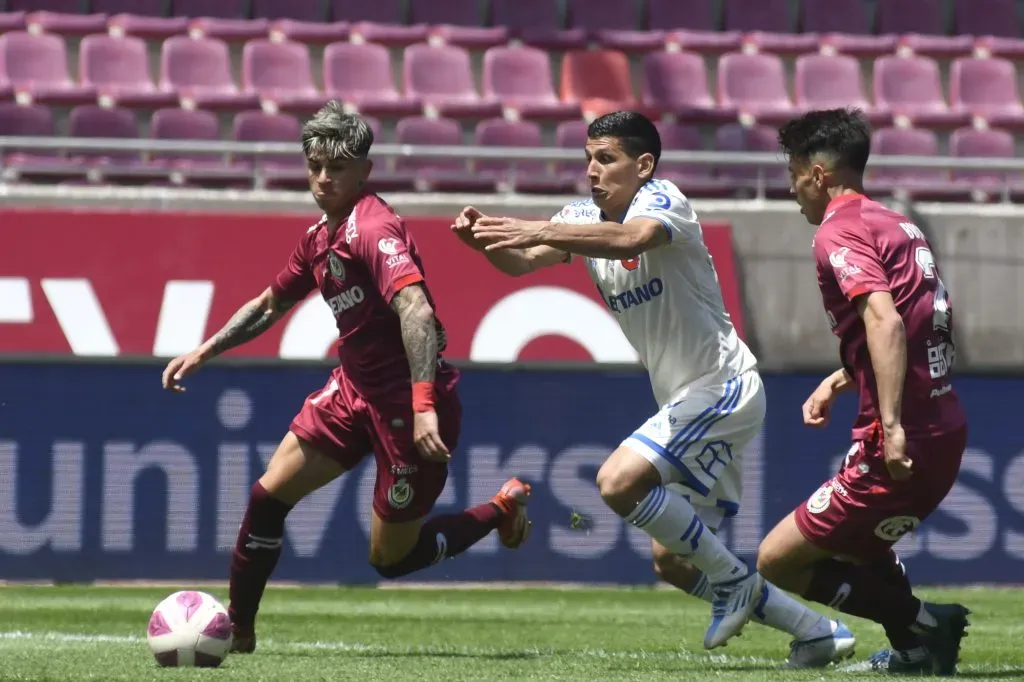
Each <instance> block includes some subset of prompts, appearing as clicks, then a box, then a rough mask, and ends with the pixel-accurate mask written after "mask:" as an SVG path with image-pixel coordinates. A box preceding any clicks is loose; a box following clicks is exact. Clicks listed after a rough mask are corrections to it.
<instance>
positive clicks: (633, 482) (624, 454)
mask: <svg viewBox="0 0 1024 682" xmlns="http://www.w3.org/2000/svg"><path fill="white" fill-rule="evenodd" d="M660 484H661V476H660V474H659V473H658V470H657V469H655V468H654V466H652V465H651V463H650V462H648V461H647V460H646V459H644V458H643V457H641V456H640V455H638V454H637V453H635V452H633V451H632V450H629V449H627V448H619V449H618V450H616V451H615V452H613V453H612V454H611V456H610V457H609V458H608V459H607V460H605V463H604V464H602V465H601V468H600V469H599V470H598V472H597V489H598V492H600V494H601V499H603V500H604V502H605V504H607V505H608V506H609V507H610V508H611V509H612V510H613V511H614V512H615V513H616V514H618V515H619V516H623V517H625V516H629V514H630V513H631V512H632V511H633V510H634V509H635V508H636V506H637V505H638V504H640V503H641V502H642V501H643V499H644V498H645V497H647V495H648V494H649V493H650V491H651V490H652V489H653V488H655V487H657V486H658V485H660Z"/></svg>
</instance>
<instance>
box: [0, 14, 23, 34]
mask: <svg viewBox="0 0 1024 682" xmlns="http://www.w3.org/2000/svg"><path fill="white" fill-rule="evenodd" d="M23 30H25V13H24V12H0V32H7V31H23Z"/></svg>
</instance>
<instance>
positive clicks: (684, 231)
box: [623, 184, 700, 244]
mask: <svg viewBox="0 0 1024 682" xmlns="http://www.w3.org/2000/svg"><path fill="white" fill-rule="evenodd" d="M633 218H651V219H653V220H657V221H658V222H659V223H661V224H662V226H664V228H665V231H666V232H667V233H668V239H669V241H670V242H672V243H679V244H686V243H688V242H692V241H694V240H696V239H699V238H700V222H699V221H698V220H697V214H696V213H695V212H694V210H693V207H692V206H690V201H689V200H688V199H687V198H686V197H684V196H683V195H682V193H680V192H679V191H678V190H676V189H675V188H674V187H671V186H667V185H664V184H659V185H656V186H655V187H654V188H651V189H645V190H642V191H641V194H640V196H639V197H637V199H636V201H635V203H634V204H633V205H632V206H630V207H629V210H628V211H627V212H626V218H625V220H623V222H624V223H625V222H629V221H630V220H632V219H633Z"/></svg>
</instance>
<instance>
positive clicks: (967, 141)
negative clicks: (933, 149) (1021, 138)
mask: <svg viewBox="0 0 1024 682" xmlns="http://www.w3.org/2000/svg"><path fill="white" fill-rule="evenodd" d="M949 154H950V156H955V157H961V158H964V157H966V158H986V159H1012V158H1014V157H1015V156H1016V149H1015V144H1014V140H1013V135H1011V134H1010V133H1009V132H1007V131H1006V130H996V129H990V130H975V129H973V128H958V129H957V130H954V131H953V134H952V135H950V136H949ZM951 179H952V181H953V184H954V185H957V186H958V187H963V188H964V190H965V191H967V192H969V193H970V195H971V197H972V198H973V199H974V200H975V201H989V200H991V199H995V198H998V197H999V196H1001V195H1002V194H1003V193H1004V192H1005V191H1007V189H1008V190H1009V191H1011V192H1013V191H1019V190H1020V189H1021V188H1022V186H1024V177H1022V174H1021V173H1019V172H1017V173H1013V172H1007V171H998V170H990V169H978V170H974V169H963V170H955V171H953V173H952V175H951ZM1007 181H1009V187H1008V188H1007V187H1006V185H1007Z"/></svg>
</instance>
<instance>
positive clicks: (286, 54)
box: [242, 38, 326, 113]
mask: <svg viewBox="0 0 1024 682" xmlns="http://www.w3.org/2000/svg"><path fill="white" fill-rule="evenodd" d="M242 89H243V91H245V92H247V93H255V94H256V95H258V97H259V99H260V102H261V103H262V105H263V108H264V109H266V110H269V111H299V112H306V113H311V112H313V111H315V110H316V109H318V108H320V107H321V106H323V104H324V102H325V101H326V98H325V97H324V95H323V93H321V92H320V91H319V90H317V88H316V86H315V85H313V72H312V70H311V68H310V65H309V48H307V47H306V46H305V45H302V44H301V43H294V42H283V43H279V42H273V41H271V40H267V39H265V38H261V39H258V40H250V41H249V42H247V43H246V44H245V47H244V48H242Z"/></svg>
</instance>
